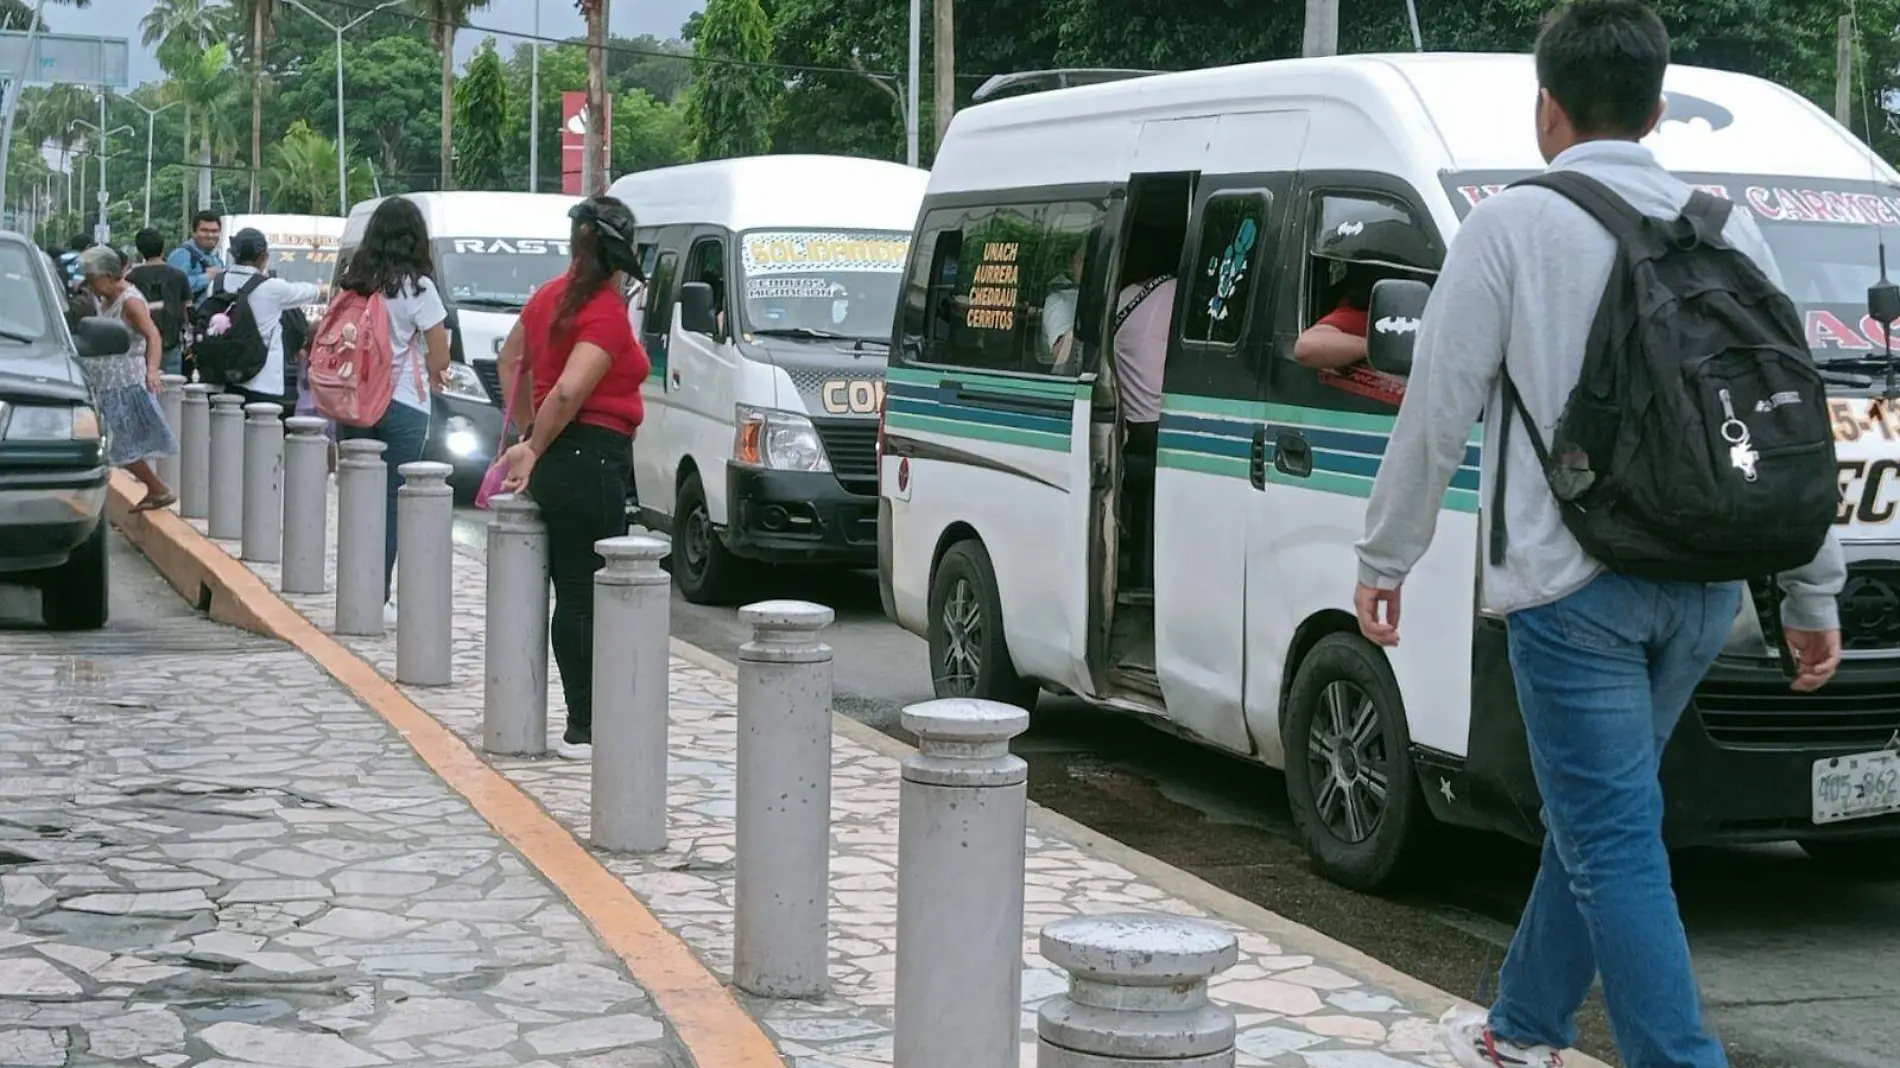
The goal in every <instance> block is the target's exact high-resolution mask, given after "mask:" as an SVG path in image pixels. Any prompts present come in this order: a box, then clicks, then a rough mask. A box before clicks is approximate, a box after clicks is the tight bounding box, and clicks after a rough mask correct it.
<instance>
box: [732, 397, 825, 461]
mask: <svg viewBox="0 0 1900 1068" xmlns="http://www.w3.org/2000/svg"><path fill="white" fill-rule="evenodd" d="M736 415H737V421H738V432H737V435H736V436H735V438H734V440H733V444H732V459H733V462H734V463H739V464H744V465H746V466H747V467H765V468H770V469H772V470H775V471H829V470H831V460H830V459H829V458H828V457H826V456H825V445H824V443H823V442H821V441H819V440H818V431H817V430H816V429H814V428H813V427H812V425H811V420H810V419H807V418H805V417H804V416H802V415H799V414H798V413H796V412H782V411H779V410H777V409H775V408H754V407H752V406H750V405H746V404H741V405H739V406H738V407H737V410H736Z"/></svg>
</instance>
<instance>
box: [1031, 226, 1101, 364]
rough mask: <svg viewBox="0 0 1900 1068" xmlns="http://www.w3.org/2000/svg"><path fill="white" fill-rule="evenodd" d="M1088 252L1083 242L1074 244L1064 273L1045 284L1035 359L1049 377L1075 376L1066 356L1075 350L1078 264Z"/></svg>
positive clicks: (1078, 297)
mask: <svg viewBox="0 0 1900 1068" xmlns="http://www.w3.org/2000/svg"><path fill="white" fill-rule="evenodd" d="M1088 250H1089V249H1088V241H1087V240H1086V239H1084V240H1078V241H1077V242H1076V243H1075V251H1074V252H1073V253H1071V254H1070V256H1069V267H1068V272H1067V273H1066V274H1063V275H1062V276H1060V277H1058V278H1056V279H1055V280H1053V281H1052V282H1050V283H1049V295H1048V296H1047V297H1045V298H1044V299H1043V302H1042V345H1041V347H1040V348H1039V349H1038V350H1037V352H1036V357H1037V359H1038V361H1039V362H1041V363H1043V364H1045V365H1047V366H1048V368H1049V371H1050V373H1051V374H1058V375H1066V374H1074V373H1075V368H1074V367H1072V366H1071V365H1070V363H1069V357H1070V355H1071V354H1072V353H1073V352H1074V349H1075V314H1076V307H1077V305H1078V304H1079V303H1080V301H1081V297H1082V261H1083V260H1084V259H1085V258H1086V257H1087V255H1088Z"/></svg>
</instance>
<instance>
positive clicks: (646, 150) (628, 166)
mask: <svg viewBox="0 0 1900 1068" xmlns="http://www.w3.org/2000/svg"><path fill="white" fill-rule="evenodd" d="M692 159H693V155H692V135H690V134H688V133H687V132H686V107H685V105H684V103H682V102H677V101H676V102H674V103H671V104H666V103H661V102H660V101H658V100H655V99H654V98H653V97H651V96H649V95H647V93H646V91H645V90H642V89H629V90H627V91H626V92H623V93H621V94H620V95H619V96H616V97H614V105H613V162H614V175H615V176H616V177H618V176H619V175H622V174H627V173H630V172H633V171H645V170H651V169H653V168H654V167H670V166H673V165H674V164H677V163H689V162H691V161H692Z"/></svg>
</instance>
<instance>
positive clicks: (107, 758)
mask: <svg viewBox="0 0 1900 1068" xmlns="http://www.w3.org/2000/svg"><path fill="white" fill-rule="evenodd" d="M118 580H119V576H116V575H115V581H118ZM107 635H108V638H119V639H125V638H126V637H127V636H126V635H123V634H112V633H111V632H107ZM130 637H131V639H132V640H118V641H107V642H106V644H107V645H109V646H110V650H109V651H107V650H106V649H104V648H89V645H90V646H99V645H100V643H101V639H99V638H97V637H90V638H89V637H86V636H66V635H59V636H54V635H44V634H35V633H31V632H24V633H0V659H3V660H4V662H5V664H6V671H5V674H4V676H0V1065H5V1066H8V1068H29V1066H49V1068H58V1066H63V1065H74V1066H85V1065H103V1064H146V1065H152V1066H155V1068H184V1066H187V1065H189V1066H192V1068H247V1066H271V1068H369V1066H374V1065H397V1064H415V1065H428V1066H430V1068H508V1066H526V1068H556V1066H571V1068H685V1066H686V1065H688V1064H690V1063H691V1062H690V1060H689V1059H688V1058H687V1057H686V1055H685V1053H684V1052H683V1050H682V1049H681V1047H680V1046H679V1045H678V1043H677V1042H676V1041H675V1040H674V1039H673V1037H672V1036H671V1035H670V1033H669V1032H668V1029H667V1027H666V1026H665V1025H664V1023H663V1022H662V1021H661V1020H660V1019H659V1018H658V1015H657V1013H656V1012H655V1011H654V1009H653V1007H652V1005H651V1004H650V1003H649V1001H648V999H647V997H646V995H645V994H644V993H643V992H642V991H641V989H640V988H639V987H638V986H636V985H635V984H633V983H632V982H630V981H629V980H628V978H627V977H626V974H625V972H624V971H623V970H622V968H621V966H620V963H619V962H618V961H617V960H616V959H614V958H613V957H612V956H611V955H609V954H608V953H606V952H605V951H604V950H603V949H602V948H601V947H600V946H599V945H598V944H597V943H596V942H595V940H594V937H593V935H592V933H591V932H590V931H589V930H588V929H587V927H586V926H585V924H584V923H583V922H582V920H581V918H580V917H579V915H578V914H577V913H576V912H575V911H574V909H573V908H572V907H570V906H569V904H568V903H567V902H566V901H565V900H564V899H563V898H561V897H560V896H559V895H557V894H556V893H555V892H554V891H553V890H552V889H551V888H550V887H549V886H548V885H547V884H545V883H544V882H542V881H541V879H540V878H538V877H537V876H536V875H535V873H534V872H533V871H532V870H530V869H529V868H528V866H527V864H526V863H525V862H524V861H522V860H521V859H520V858H519V857H518V856H517V855H516V854H515V853H514V851H513V850H512V849H511V848H510V847H508V846H507V845H506V844H504V843H503V842H502V841H501V840H500V839H499V838H498V837H497V836H496V835H495V833H494V832H493V831H492V830H490V828H489V827H488V825H487V824H486V823H485V822H484V821H483V820H482V819H481V818H480V817H479V816H477V815H476V814H475V813H474V811H473V810H472V809H471V808H470V807H469V805H468V804H467V802H465V801H464V800H463V799H462V798H461V797H460V796H458V795H456V794H455V793H453V792H452V791H451V790H450V789H449V788H448V787H447V786H446V785H444V784H443V783H442V782H441V781H440V780H439V779H438V778H437V777H436V776H435V775H434V774H433V773H432V772H431V771H429V770H428V769H427V768H426V767H425V766H423V764H422V763H421V762H420V761H419V760H417V759H416V757H415V756H414V754H413V753H412V752H411V750H410V749H409V747H408V746H407V745H406V744H405V743H404V742H403V740H402V739H401V738H400V737H398V736H397V735H396V733H395V732H394V731H392V730H391V729H390V728H389V727H387V726H386V725H385V724H384V723H383V721H382V720H381V719H379V718H378V717H376V716H375V715H374V714H372V713H371V712H369V711H368V710H367V709H365V708H364V707H362V706H361V705H360V704H359V703H358V702H357V701H356V700H355V698H353V697H352V696H351V695H349V694H348V693H346V692H344V691H343V690H342V689H341V687H340V686H338V685H337V684H336V683H335V682H334V681H332V680H331V679H330V678H329V676H327V675H325V674H323V673H322V672H321V671H319V670H318V669H317V667H316V666H315V665H314V664H312V663H311V662H310V661H309V660H308V659H307V658H305V657H304V656H303V655H302V654H301V653H298V652H296V651H295V650H293V649H290V648H289V647H287V646H284V645H281V644H279V643H276V642H273V641H270V640H267V639H263V638H258V637H255V636H253V635H249V634H246V633H244V632H242V631H237V630H233V629H230V628H226V627H222V626H219V625H218V624H215V623H210V622H206V621H203V620H198V619H189V618H188V619H184V620H180V621H177V622H175V623H174V622H167V623H166V624H165V626H164V627H163V628H158V629H157V630H156V631H154V632H145V633H135V634H132V635H131V636H130ZM141 646H143V648H141Z"/></svg>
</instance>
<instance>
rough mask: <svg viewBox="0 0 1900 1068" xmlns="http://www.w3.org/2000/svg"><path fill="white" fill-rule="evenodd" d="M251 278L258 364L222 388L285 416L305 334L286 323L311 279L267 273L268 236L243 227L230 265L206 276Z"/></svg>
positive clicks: (218, 288)
mask: <svg viewBox="0 0 1900 1068" xmlns="http://www.w3.org/2000/svg"><path fill="white" fill-rule="evenodd" d="M252 281H256V282H257V285H256V286H255V287H254V288H252V289H251V290H250V294H249V295H248V296H245V297H243V298H242V299H243V300H244V301H245V302H247V303H248V304H249V305H250V307H251V318H252V319H253V320H255V321H256V323H257V332H258V335H259V336H260V337H262V338H263V340H264V366H263V368H262V369H261V370H259V371H258V372H257V374H256V375H254V376H252V377H251V379H250V380H249V381H248V382H245V383H244V384H243V385H242V386H226V387H224V391H225V392H226V393H235V394H237V395H238V396H240V397H243V398H244V403H245V404H275V405H278V406H280V407H281V408H283V409H284V414H286V415H288V414H290V413H292V412H294V411H295V410H296V406H297V398H296V397H295V396H292V395H287V391H288V390H289V389H291V388H292V387H294V385H295V383H296V381H297V376H296V374H295V372H294V368H295V361H296V359H297V353H298V349H299V348H300V347H301V346H302V344H303V342H304V341H305V340H307V338H308V335H309V330H308V328H307V327H302V328H300V329H298V330H296V331H293V330H292V329H291V328H290V324H291V322H292V320H293V319H295V321H296V322H297V323H299V324H301V323H302V322H303V311H302V309H303V306H304V305H305V304H308V303H310V302H311V301H314V300H316V299H317V293H318V289H317V284H316V283H315V282H292V281H289V280H287V279H283V278H279V277H277V276H276V275H275V274H274V273H272V272H271V271H270V241H269V239H267V238H266V237H265V236H264V232H263V231H262V230H258V229H256V228H254V227H249V226H247V227H245V228H244V229H242V230H239V231H238V232H237V233H235V234H232V235H231V266H230V267H229V268H228V269H226V270H225V271H224V272H223V273H221V274H219V275H218V276H217V278H215V279H213V280H212V282H211V291H212V292H213V293H242V292H244V289H245V287H246V286H247V285H249V284H250V283H251V282H252ZM205 310H206V311H207V312H208V311H210V309H209V308H207V309H205ZM293 334H294V336H293ZM391 470H394V468H392V469H391Z"/></svg>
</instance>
